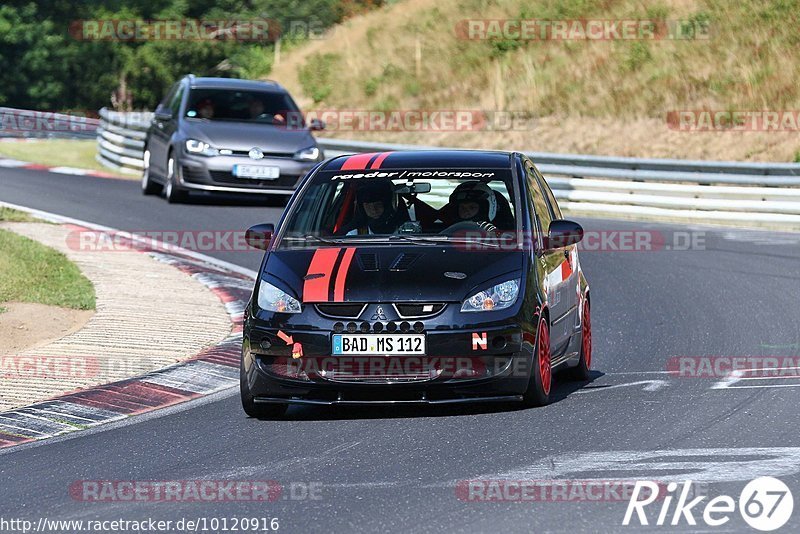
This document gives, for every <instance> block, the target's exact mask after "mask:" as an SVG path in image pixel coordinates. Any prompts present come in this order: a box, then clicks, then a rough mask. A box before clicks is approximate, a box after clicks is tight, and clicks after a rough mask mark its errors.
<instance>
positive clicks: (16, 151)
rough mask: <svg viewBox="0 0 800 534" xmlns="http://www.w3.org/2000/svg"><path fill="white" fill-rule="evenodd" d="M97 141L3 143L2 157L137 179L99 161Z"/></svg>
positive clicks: (62, 140) (0, 146)
mask: <svg viewBox="0 0 800 534" xmlns="http://www.w3.org/2000/svg"><path fill="white" fill-rule="evenodd" d="M96 154H97V142H95V141H94V140H72V139H42V140H36V141H21V142H13V141H12V142H4V143H0V156H2V157H5V158H11V159H18V160H21V161H29V162H31V163H39V164H41V165H51V166H55V167H76V168H78V169H88V170H92V171H101V172H105V173H109V174H113V175H115V176H119V177H121V178H128V179H131V180H138V177H136V176H132V175H126V174H121V173H118V172H114V171H113V170H112V169H109V168H108V167H104V166H102V165H100V164H99V163H97V161H96V160H95V159H94V157H95V155H96Z"/></svg>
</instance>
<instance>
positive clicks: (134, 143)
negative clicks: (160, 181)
mask: <svg viewBox="0 0 800 534" xmlns="http://www.w3.org/2000/svg"><path fill="white" fill-rule="evenodd" d="M152 119H153V114H152V113H149V112H134V113H121V112H118V111H110V110H108V109H106V108H103V109H101V110H100V125H99V126H98V128H97V156H95V158H96V159H97V161H98V162H100V163H101V164H103V165H105V166H106V167H109V168H112V169H114V170H116V171H119V172H124V173H128V174H140V173H141V172H142V169H143V168H144V162H143V160H142V158H143V154H144V140H145V137H146V136H147V129H148V128H149V127H150V121H151V120H152Z"/></svg>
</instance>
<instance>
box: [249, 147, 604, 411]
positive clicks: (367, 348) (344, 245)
mask: <svg viewBox="0 0 800 534" xmlns="http://www.w3.org/2000/svg"><path fill="white" fill-rule="evenodd" d="M582 236H583V229H582V228H581V226H580V225H579V224H578V223H575V222H571V221H567V220H564V219H563V218H562V215H561V211H560V210H559V207H558V204H557V202H556V200H555V198H554V196H553V194H552V192H551V191H550V188H549V187H548V186H547V184H546V182H545V180H544V178H543V177H542V175H541V174H540V173H539V171H538V170H537V169H536V167H535V166H534V164H533V163H532V162H531V160H530V159H528V158H527V157H526V156H525V155H523V154H519V153H506V152H482V151H413V152H385V153H376V154H358V155H353V156H342V157H338V158H334V159H331V160H329V161H327V162H324V163H322V164H320V165H318V166H317V167H315V168H314V169H313V170H312V171H311V172H310V173H309V174H308V176H307V177H306V178H305V179H304V181H303V182H302V184H301V186H300V187H299V189H298V190H297V192H296V193H295V195H294V196H293V197H292V199H291V200H290V201H289V204H288V206H287V208H286V210H285V212H284V214H283V216H282V218H281V220H280V222H279V223H278V226H277V229H276V228H274V227H273V225H271V224H262V225H258V226H254V227H252V228H250V229H249V230H248V231H247V241H248V243H250V244H251V245H252V246H255V247H258V248H262V249H265V250H266V254H265V255H264V258H263V261H262V264H261V269H260V272H259V277H258V280H257V281H256V284H255V288H254V291H253V296H252V298H251V300H250V302H249V304H248V306H247V309H246V311H245V325H244V333H243V345H242V365H241V396H242V404H243V406H244V410H245V412H247V414H249V415H251V416H254V417H275V416H280V415H281V414H283V413H284V411H285V410H286V408H287V406H288V405H289V404H311V405H331V404H373V403H393V404H398V403H426V404H444V403H461V402H489V401H502V402H509V401H518V402H522V403H525V404H528V405H543V404H547V403H548V402H549V400H550V392H551V388H552V380H553V373H554V372H555V371H557V370H561V369H564V370H567V373H565V374H566V375H567V376H571V377H572V378H575V379H581V380H583V379H586V378H587V377H588V374H589V367H590V365H591V357H592V333H591V320H590V313H589V311H590V304H589V303H590V298H589V286H588V284H587V281H586V278H585V277H584V275H583V272H582V270H581V266H580V262H579V259H578V251H577V247H576V244H577V243H578V242H579V241H580V240H581V239H582Z"/></svg>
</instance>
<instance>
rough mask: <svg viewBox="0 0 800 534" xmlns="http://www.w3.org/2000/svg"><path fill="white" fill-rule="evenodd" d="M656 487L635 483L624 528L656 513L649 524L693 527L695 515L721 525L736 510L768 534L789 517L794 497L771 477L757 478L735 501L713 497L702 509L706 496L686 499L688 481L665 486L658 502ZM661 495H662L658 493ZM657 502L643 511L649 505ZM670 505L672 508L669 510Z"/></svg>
mask: <svg viewBox="0 0 800 534" xmlns="http://www.w3.org/2000/svg"><path fill="white" fill-rule="evenodd" d="M658 490H659V488H658V485H657V484H656V483H655V482H651V481H637V482H636V485H635V486H634V488H633V493H632V495H631V499H630V501H629V502H628V508H627V510H626V511H625V517H624V519H623V520H622V524H623V525H625V526H628V525H634V526H635V525H636V524H637V521H638V524H639V525H650V524H651V523H650V521H652V520H653V517H652V516H653V513H654V512H655V511H656V510H658V517H657V519H655V522H654V523H652V524H653V525H658V526H664V525H672V526H678V525H697V519H698V518H696V517H695V515H696V514H697V515H698V516H699V517H700V518H701V519H702V521H703V522H704V523H705V524H706V525H708V526H709V527H720V526H722V525H725V524H726V523H728V522H729V521H730V520H731V517H732V516H735V513H736V510H737V508H738V510H739V514H741V516H742V519H744V521H745V522H746V523H747V524H748V525H750V526H751V527H752V528H754V529H756V530H760V531H763V532H768V531H772V530H777V529H779V528H781V527H782V526H784V525H785V524H786V523H787V522H788V521H789V518H790V517H791V516H792V510H793V509H794V498H793V497H792V492H791V491H790V490H789V488H788V486H786V484H784V483H783V482H781V481H780V480H778V479H777V478H773V477H760V478H757V479H755V480H752V481H750V482H748V483H747V485H746V486H745V487H744V489H743V490H742V492H741V493H740V494H739V500H738V506H737V501H736V500H735V499H734V498H733V497H731V496H728V495H719V496H717V497H714V498H713V499H711V500H710V501H708V502H706V503H705V506H703V505H702V504H701V503H703V501H704V500H705V499H706V498H707V496H706V495H702V496H699V497H695V498H693V499H691V500H689V497H690V495H692V494H693V492H692V482H691V481H685V482H684V483H683V485H682V486H679V485H678V484H677V483H676V482H670V483H669V484H668V485H667V494H666V496H664V497H663V499H659V491H658ZM662 496H663V492H662ZM656 501H659V504H660V508H659V504H656V505H655V506H653V507H652V508H650V509H648V511H649V512H651V515H650V516H649V517H648V514H647V512H646V511H645V509H646V508H648V507H649V506H650V505H651V504H654V503H655V502H656ZM673 502H674V503H675V506H674V507H673Z"/></svg>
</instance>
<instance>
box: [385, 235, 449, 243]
mask: <svg viewBox="0 0 800 534" xmlns="http://www.w3.org/2000/svg"><path fill="white" fill-rule="evenodd" d="M387 239H388V240H389V241H408V242H409V243H419V244H425V245H438V244H439V243H441V242H442V241H441V240H439V239H432V238H430V237H423V236H416V235H408V234H392V235H390V236H389V237H388V238H387Z"/></svg>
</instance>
